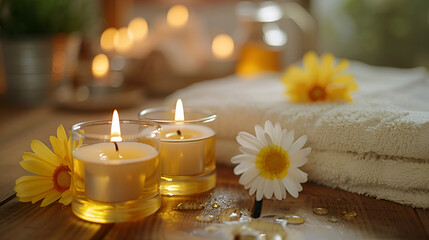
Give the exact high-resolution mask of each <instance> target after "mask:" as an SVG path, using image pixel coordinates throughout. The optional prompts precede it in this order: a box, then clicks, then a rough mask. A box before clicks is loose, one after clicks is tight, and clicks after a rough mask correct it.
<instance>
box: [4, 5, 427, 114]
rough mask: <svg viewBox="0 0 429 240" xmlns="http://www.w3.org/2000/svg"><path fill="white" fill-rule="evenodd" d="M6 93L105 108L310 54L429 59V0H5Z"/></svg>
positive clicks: (384, 62)
mask: <svg viewBox="0 0 429 240" xmlns="http://www.w3.org/2000/svg"><path fill="white" fill-rule="evenodd" d="M0 27H1V29H0V30H1V35H0V41H1V45H0V48H1V52H0V54H1V56H2V58H1V59H0V63H1V64H0V101H1V106H3V107H36V106H46V105H52V106H57V107H61V108H71V109H77V110H103V109H110V108H112V106H114V107H127V106H132V105H135V104H139V101H140V100H141V99H142V98H144V97H163V96H166V95H168V94H170V93H172V92H174V91H175V90H177V89H180V88H183V87H186V86H188V85H190V84H192V83H195V82H198V81H203V80H210V79H216V78H221V77H225V76H229V75H232V74H237V75H238V76H240V77H242V78H243V80H244V81H245V80H248V79H251V78H252V77H253V76H255V75H258V74H263V73H265V72H281V71H284V70H285V68H286V67H287V66H288V65H290V64H292V63H295V62H297V61H299V60H300V59H301V57H302V56H303V54H304V53H305V52H307V51H309V50H314V51H316V52H318V53H324V52H331V53H333V54H334V55H335V56H336V57H339V58H348V59H352V60H358V61H362V62H365V63H368V64H371V65H379V66H392V67H399V68H409V67H416V66H424V67H429V1H427V0H411V1H403V0H283V1H280V0H278V1H239V0H234V1H227V0H218V1H215V0H183V1H177V0H175V1H173V0H160V1H155V0H98V1H93V0H2V1H1V2H0Z"/></svg>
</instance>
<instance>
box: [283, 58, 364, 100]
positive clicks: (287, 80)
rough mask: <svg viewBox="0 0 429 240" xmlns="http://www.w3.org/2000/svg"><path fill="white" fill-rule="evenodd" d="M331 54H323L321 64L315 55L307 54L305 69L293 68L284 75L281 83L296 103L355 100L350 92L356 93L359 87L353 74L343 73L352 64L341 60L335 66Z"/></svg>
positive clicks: (304, 60) (304, 59)
mask: <svg viewBox="0 0 429 240" xmlns="http://www.w3.org/2000/svg"><path fill="white" fill-rule="evenodd" d="M334 61H335V58H334V56H333V55H332V54H329V53H328V54H324V55H323V56H322V58H321V62H320V63H319V60H318V57H317V55H316V54H315V53H314V52H308V53H306V54H305V55H304V58H303V63H304V68H303V69H301V68H299V67H298V66H295V65H293V66H290V67H289V68H288V69H287V70H286V73H285V74H284V75H283V76H282V79H281V80H282V83H283V84H284V85H286V87H287V90H286V92H285V94H286V95H289V96H290V98H291V99H292V101H294V102H316V101H338V100H346V101H352V98H351V96H350V92H352V91H356V90H357V88H358V86H357V84H356V83H355V81H354V77H353V75H351V74H344V73H342V71H343V70H344V69H346V68H347V67H348V65H349V62H348V61H347V60H346V59H342V60H341V61H340V62H339V63H338V65H335V64H334Z"/></svg>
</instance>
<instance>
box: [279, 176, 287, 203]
mask: <svg viewBox="0 0 429 240" xmlns="http://www.w3.org/2000/svg"><path fill="white" fill-rule="evenodd" d="M279 184H280V189H281V190H282V199H286V188H285V187H284V185H283V183H282V182H281V180H279Z"/></svg>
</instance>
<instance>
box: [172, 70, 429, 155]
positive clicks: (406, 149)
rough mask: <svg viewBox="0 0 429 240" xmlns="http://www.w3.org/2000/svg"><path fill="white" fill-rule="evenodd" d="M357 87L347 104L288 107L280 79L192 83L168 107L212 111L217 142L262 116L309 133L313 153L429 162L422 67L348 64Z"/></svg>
mask: <svg viewBox="0 0 429 240" xmlns="http://www.w3.org/2000/svg"><path fill="white" fill-rule="evenodd" d="M349 72H350V73H352V74H354V75H355V78H356V82H357V83H358V85H359V87H360V90H359V92H358V93H357V94H355V95H354V98H355V101H354V102H352V103H340V102H335V103H331V102H329V103H312V104H309V103H291V102H290V101H289V100H288V99H287V98H286V97H285V96H284V95H283V92H284V91H285V88H284V86H283V85H282V84H281V82H280V80H279V79H280V76H279V75H270V76H263V77H259V78H257V79H253V80H249V81H243V80H242V79H240V78H239V77H237V76H231V77H227V78H224V79H219V80H212V81H206V82H201V83H197V84H194V85H192V86H190V87H188V88H185V89H183V90H179V91H177V92H176V93H174V94H172V95H171V96H169V97H168V98H167V104H168V105H171V106H173V105H174V102H175V101H176V99H177V98H179V97H180V98H182V100H183V103H184V105H185V107H201V108H206V109H210V110H212V111H214V112H216V113H218V120H217V121H216V122H215V124H214V127H215V130H216V134H217V135H218V136H220V137H223V138H227V139H228V138H234V137H235V136H236V135H237V134H238V132H239V131H247V132H249V131H252V130H253V127H254V125H255V124H256V123H258V124H263V123H264V122H265V121H266V120H267V119H269V120H271V121H273V122H275V121H279V122H280V123H282V126H283V127H286V128H288V129H295V132H296V133H297V134H298V135H303V134H305V135H307V136H308V137H309V138H308V145H309V146H311V147H312V148H317V149H323V150H334V151H351V152H356V153H369V152H374V153H376V154H379V155H388V156H399V157H405V158H418V159H427V160H429V104H428V103H429V94H428V90H429V81H428V78H427V76H426V71H425V69H423V68H417V69H411V70H400V69H393V68H377V67H370V66H367V65H363V64H361V63H356V62H353V63H352V64H351V67H350V71H349Z"/></svg>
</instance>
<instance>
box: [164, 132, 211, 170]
mask: <svg viewBox="0 0 429 240" xmlns="http://www.w3.org/2000/svg"><path fill="white" fill-rule="evenodd" d="M177 131H180V133H178V132H177ZM214 135H215V132H214V131H213V130H212V129H211V128H209V127H206V126H203V125H196V124H177V125H164V126H162V133H161V149H160V152H161V153H160V159H161V173H162V175H163V176H191V175H197V174H200V173H202V172H203V171H204V161H205V156H206V152H208V151H214V149H207V141H208V139H209V138H210V137H214Z"/></svg>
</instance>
